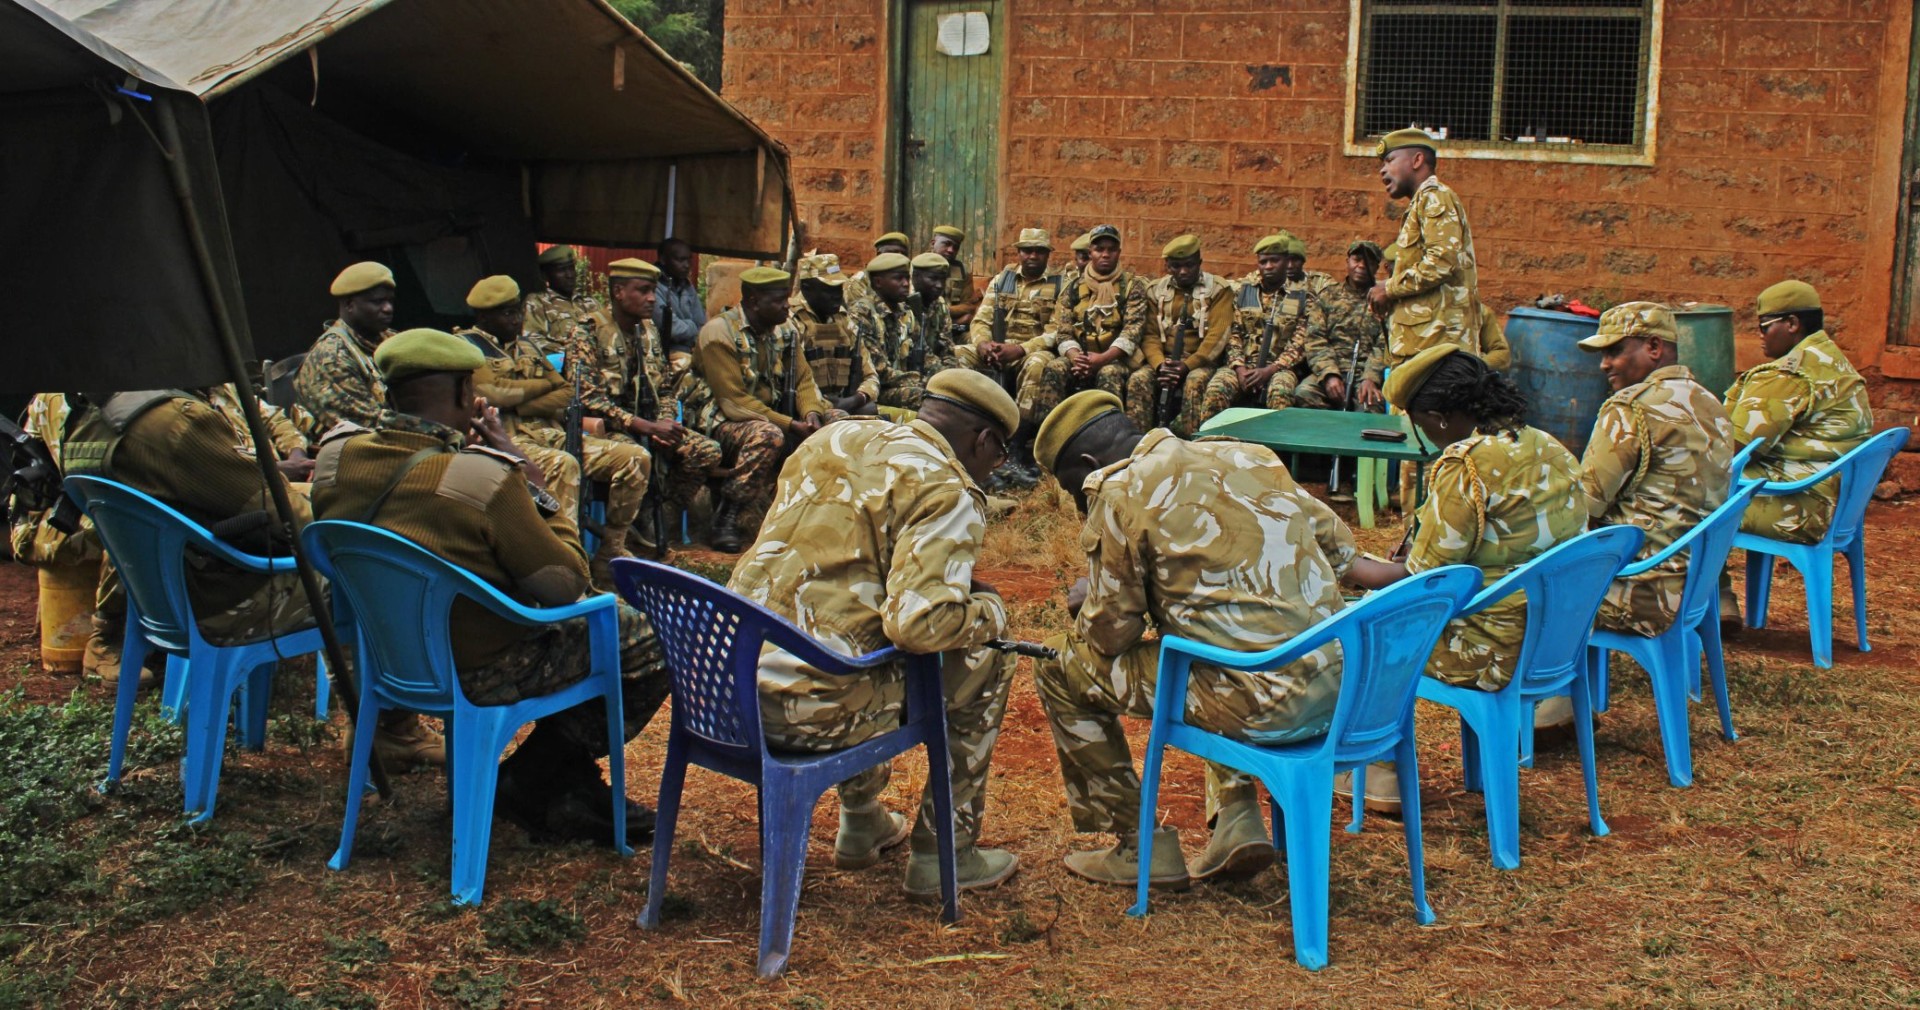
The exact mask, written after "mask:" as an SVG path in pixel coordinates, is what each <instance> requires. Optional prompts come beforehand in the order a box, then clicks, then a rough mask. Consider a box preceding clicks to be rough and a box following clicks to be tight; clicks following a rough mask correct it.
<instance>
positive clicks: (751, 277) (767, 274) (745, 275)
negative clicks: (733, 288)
mask: <svg viewBox="0 0 1920 1010" xmlns="http://www.w3.org/2000/svg"><path fill="white" fill-rule="evenodd" d="M792 281H793V275H792V274H790V273H788V272H786V271H785V270H781V269H779V268H777V267H753V268H751V269H748V270H742V271H741V272H740V284H741V286H743V287H752V288H758V287H771V286H773V285H775V284H787V283H791V282H792Z"/></svg>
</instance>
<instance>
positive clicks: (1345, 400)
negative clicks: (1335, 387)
mask: <svg viewBox="0 0 1920 1010" xmlns="http://www.w3.org/2000/svg"><path fill="white" fill-rule="evenodd" d="M1359 368H1360V339H1359V338H1358V337H1356V338H1354V341H1353V359H1352V360H1350V361H1348V362H1347V382H1346V386H1345V390H1344V395H1343V396H1341V397H1340V409H1341V410H1342V411H1347V410H1352V409H1353V373H1354V372H1356V371H1358V370H1359ZM1338 490H1340V457H1338V456H1335V457H1333V473H1332V474H1331V475H1329V476H1328V477H1327V493H1328V494H1332V493H1334V492H1336V491H1338Z"/></svg>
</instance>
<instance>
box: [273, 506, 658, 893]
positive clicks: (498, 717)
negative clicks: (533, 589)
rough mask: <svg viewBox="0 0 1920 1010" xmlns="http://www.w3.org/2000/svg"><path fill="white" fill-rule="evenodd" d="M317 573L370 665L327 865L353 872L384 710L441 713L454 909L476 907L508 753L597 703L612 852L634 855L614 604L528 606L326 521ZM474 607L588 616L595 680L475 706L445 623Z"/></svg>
mask: <svg viewBox="0 0 1920 1010" xmlns="http://www.w3.org/2000/svg"><path fill="white" fill-rule="evenodd" d="M302 537H303V539H302V543H304V544H305V545H306V548H307V552H308V555H309V556H311V557H312V558H313V563H314V565H315V567H317V568H319V569H320V571H321V572H322V573H323V574H325V575H326V576H327V578H329V579H331V580H332V585H333V597H334V601H335V603H334V610H335V614H336V620H337V621H339V622H340V623H343V624H351V625H352V626H353V627H355V628H356V629H357V632H358V636H359V639H360V645H361V648H360V655H361V656H363V657H365V659H364V662H363V663H362V666H363V667H364V669H362V670H361V672H360V685H359V686H360V714H359V721H358V722H357V723H355V725H354V734H353V768H352V772H351V774H350V775H349V777H348V781H347V811H346V817H345V819H344V820H343V821H342V822H341V825H340V848H339V849H338V850H337V851H335V852H334V854H333V858H332V859H330V860H328V861H327V865H328V866H329V867H331V868H333V869H335V870H344V869H346V868H347V862H348V860H349V859H350V858H351V857H352V855H353V835H354V830H355V829H356V828H357V827H358V826H359V823H360V799H361V797H362V795H363V794H364V793H365V792H366V785H367V766H368V764H369V761H370V759H371V757H372V754H373V738H374V734H375V732H376V727H377V726H378V720H379V718H380V713H381V712H383V711H385V710H387V709H390V708H397V709H405V710H407V711H410V712H420V713H424V714H426V715H433V716H438V717H439V718H441V719H442V720H444V721H445V725H446V727H447V756H448V762H447V776H448V781H447V791H448V793H449V794H451V796H452V799H453V903H454V904H456V905H477V904H479V903H480V899H481V894H482V891H483V890H484V888H485V886H486V882H487V849H488V846H489V845H490V843H491V842H492V838H493V801H494V792H495V790H496V789H497V788H498V786H499V784H500V755H501V753H502V752H503V751H505V750H506V748H507V745H508V744H509V743H512V742H513V738H514V734H516V733H518V732H519V731H520V728H521V727H522V726H525V725H527V724H528V723H530V722H533V721H534V720H536V719H542V718H545V717H547V716H550V715H552V714H554V713H556V712H561V711H565V710H566V709H569V708H572V707H574V706H575V705H583V704H586V703H587V702H590V701H593V700H595V699H598V700H600V701H602V702H604V703H605V704H606V712H607V747H608V751H607V754H608V757H607V777H608V779H609V780H610V781H611V783H612V788H613V843H614V848H615V849H617V850H618V851H619V852H620V854H621V855H632V854H633V850H632V849H631V848H629V847H628V846H627V803H626V799H627V786H626V784H627V764H626V752H625V747H626V740H625V736H626V733H625V726H624V720H623V718H622V714H621V713H622V706H621V703H620V626H619V617H618V614H617V612H616V609H615V608H616V602H615V600H614V598H613V597H612V596H609V595H607V594H604V593H602V594H599V595H596V596H590V597H588V598H586V599H584V600H581V601H580V602H578V603H573V604H569V605H567V606H564V607H527V606H522V605H521V604H519V603H516V602H514V601H513V600H512V599H509V598H508V597H507V596H506V595H505V594H503V593H501V592H500V591H499V590H497V589H495V588H493V587H492V586H490V585H487V584H486V583H485V582H482V581H480V580H479V579H478V578H475V577H474V575H473V574H472V573H471V572H468V571H467V570H465V569H463V568H459V567H457V566H455V565H452V564H450V563H448V562H447V561H445V560H443V559H441V558H440V557H438V556H437V555H435V554H433V553H432V552H430V551H428V550H426V549H424V548H422V547H420V546H419V545H418V544H415V543H414V542H413V541H411V540H408V539H407V538H405V537H402V536H397V535H395V534H392V533H389V532H387V531H386V530H383V529H378V528H375V527H373V526H366V525H363V524H361V523H353V522H342V521H339V520H327V521H322V522H316V523H313V524H311V525H309V526H308V527H307V529H306V532H305V533H304V534H302ZM462 597H464V598H466V599H468V600H472V601H473V602H475V603H477V604H479V605H480V606H482V607H485V608H486V610H487V611H488V613H490V614H492V615H493V616H494V617H496V618H498V619H499V620H501V621H505V622H509V623H512V624H518V625H523V626H525V627H542V626H545V625H549V624H557V623H559V622H561V621H570V620H573V619H575V618H584V619H585V620H586V622H587V629H588V641H589V643H590V662H589V666H588V672H587V676H586V677H585V678H584V679H582V680H581V681H579V682H578V683H575V684H570V685H568V686H566V687H563V688H561V689H560V690H558V691H555V692H553V693H552V694H548V695H543V696H541V697H538V698H526V699H523V700H521V701H517V702H514V703H512V704H510V705H475V704H473V703H472V702H470V701H468V700H467V694H466V692H465V691H464V690H462V689H461V687H460V678H459V676H458V675H457V674H456V673H455V670H454V665H453V642H452V639H451V638H450V637H449V635H448V631H447V619H448V616H449V614H450V612H451V610H452V607H453V601H454V600H456V599H459V598H462Z"/></svg>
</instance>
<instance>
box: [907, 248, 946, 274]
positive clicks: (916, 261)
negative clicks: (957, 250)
mask: <svg viewBox="0 0 1920 1010" xmlns="http://www.w3.org/2000/svg"><path fill="white" fill-rule="evenodd" d="M912 263H913V268H914V269H915V270H949V269H952V267H953V264H951V263H948V262H947V258H946V257H945V256H942V255H940V254H939V253H937V252H923V253H921V254H920V255H918V256H915V257H914V258H913V260H912Z"/></svg>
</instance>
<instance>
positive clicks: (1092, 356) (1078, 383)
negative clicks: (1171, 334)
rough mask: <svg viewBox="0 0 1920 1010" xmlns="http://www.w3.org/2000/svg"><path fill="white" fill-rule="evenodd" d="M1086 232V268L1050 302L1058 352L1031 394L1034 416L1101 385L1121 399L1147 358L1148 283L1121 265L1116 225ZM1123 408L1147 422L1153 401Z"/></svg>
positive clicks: (1151, 413)
mask: <svg viewBox="0 0 1920 1010" xmlns="http://www.w3.org/2000/svg"><path fill="white" fill-rule="evenodd" d="M1087 235H1088V244H1089V247H1090V249H1091V251H1090V253H1089V256H1090V258H1089V259H1088V261H1087V269H1085V270H1083V271H1081V272H1080V273H1079V274H1078V275H1077V276H1076V277H1074V278H1073V279H1072V280H1071V281H1069V282H1068V283H1067V284H1066V286H1065V287H1063V288H1062V289H1061V291H1060V301H1059V303H1058V304H1056V305H1055V306H1054V307H1053V320H1052V322H1053V329H1054V333H1055V334H1056V339H1055V342H1054V346H1053V348H1052V349H1053V351H1054V353H1055V354H1056V355H1058V356H1057V357H1055V358H1054V360H1052V361H1050V362H1048V363H1047V365H1046V370H1045V371H1044V372H1042V373H1041V379H1040V383H1039V385H1038V388H1037V389H1036V390H1035V391H1034V394H1033V397H1032V399H1033V411H1032V413H1033V416H1034V417H1042V418H1044V417H1046V416H1047V414H1049V413H1051V412H1052V411H1053V408H1054V405H1056V404H1058V403H1059V402H1060V401H1061V400H1063V399H1065V398H1066V397H1067V394H1069V393H1072V392H1074V391H1076V390H1081V389H1088V388H1093V389H1104V390H1106V391H1107V392H1109V393H1112V394H1113V395H1114V396H1116V397H1120V398H1121V399H1122V401H1123V402H1125V398H1126V395H1127V380H1128V379H1129V378H1131V377H1132V375H1133V370H1134V369H1135V368H1138V367H1139V366H1140V365H1141V363H1142V362H1144V361H1145V360H1146V358H1145V356H1144V354H1143V353H1142V351H1141V348H1142V347H1143V346H1144V345H1145V344H1146V340H1147V327H1149V326H1152V325H1153V308H1152V305H1151V303H1149V302H1148V301H1147V285H1146V282H1145V281H1142V280H1141V279H1140V278H1139V277H1138V276H1135V275H1134V274H1133V273H1131V272H1129V271H1126V270H1122V269H1120V229H1118V228H1115V227H1114V226H1112V225H1110V224H1103V225H1098V226H1096V227H1095V228H1094V229H1093V230H1092V231H1089V232H1087ZM1127 409H1128V411H1129V413H1130V414H1132V415H1134V416H1136V418H1137V421H1138V422H1144V423H1147V424H1150V423H1151V421H1152V415H1153V404H1152V403H1151V402H1147V403H1141V404H1133V403H1128V404H1127Z"/></svg>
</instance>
